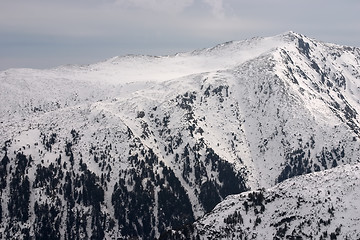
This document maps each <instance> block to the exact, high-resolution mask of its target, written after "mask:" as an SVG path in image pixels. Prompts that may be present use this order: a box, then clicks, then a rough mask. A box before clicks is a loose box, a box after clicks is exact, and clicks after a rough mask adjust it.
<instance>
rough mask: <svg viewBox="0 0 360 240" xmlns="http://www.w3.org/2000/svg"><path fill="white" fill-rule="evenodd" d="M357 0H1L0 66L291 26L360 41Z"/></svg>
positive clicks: (189, 44) (161, 48) (168, 48)
mask: <svg viewBox="0 0 360 240" xmlns="http://www.w3.org/2000/svg"><path fill="white" fill-rule="evenodd" d="M359 11H360V0H343V1H339V0H301V1H299V0H297V1H292V0H246V1H245V0H1V3H0V70H4V69H7V68H12V67H31V68H47V67H53V66H57V65H62V64H87V63H95V62H97V61H101V60H104V59H107V58H110V57H113V56H118V55H125V54H151V55H166V54H174V53H176V52H182V51H189V50H194V49H198V48H205V47H211V46H214V45H216V44H218V43H222V42H226V41H230V40H242V39H247V38H251V37H255V36H272V35H276V34H280V33H283V32H286V31H289V30H293V31H295V32H298V33H302V34H305V35H307V36H309V37H312V38H316V39H318V40H322V41H325V42H334V43H339V44H343V45H350V46H356V47H360V14H359Z"/></svg>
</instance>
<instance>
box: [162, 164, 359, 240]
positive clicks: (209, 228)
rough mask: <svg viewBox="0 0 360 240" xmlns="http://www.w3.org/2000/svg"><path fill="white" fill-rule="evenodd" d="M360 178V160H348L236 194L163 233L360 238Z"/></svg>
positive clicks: (207, 236) (177, 235)
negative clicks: (182, 227)
mask: <svg viewBox="0 0 360 240" xmlns="http://www.w3.org/2000/svg"><path fill="white" fill-rule="evenodd" d="M359 180H360V165H359V164H357V165H354V166H349V165H347V166H341V167H336V168H333V169H331V170H326V171H323V172H318V173H312V174H307V175H304V176H300V177H295V178H292V179H288V180H286V181H284V182H282V183H280V184H277V185H276V186H274V187H272V188H269V189H267V190H264V189H262V190H257V191H250V192H245V193H241V194H238V195H231V196H229V197H227V198H226V199H225V200H224V201H222V202H221V203H220V204H218V205H217V206H216V207H215V208H214V210H213V211H212V212H211V213H209V214H206V215H205V216H204V217H203V218H201V219H200V220H198V221H196V222H195V224H194V225H193V226H192V227H187V228H185V229H186V230H183V231H182V232H181V231H178V232H175V231H173V232H168V233H167V235H165V234H164V235H163V239H166V238H168V239H191V238H194V239H195V238H196V237H197V238H196V239H358V238H359V237H360V232H359V225H358V224H359V220H360V209H359V206H358V201H359V192H360V184H359ZM186 234H187V236H185V235H186Z"/></svg>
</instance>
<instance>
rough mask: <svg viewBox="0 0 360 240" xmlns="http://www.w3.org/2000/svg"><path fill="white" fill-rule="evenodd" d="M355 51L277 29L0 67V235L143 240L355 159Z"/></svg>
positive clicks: (359, 57) (358, 53) (358, 55)
mask: <svg viewBox="0 0 360 240" xmlns="http://www.w3.org/2000/svg"><path fill="white" fill-rule="evenodd" d="M359 71H360V50H359V49H358V48H352V47H344V46H338V45H333V44H327V43H322V42H319V41H316V40H313V39H310V38H307V37H305V36H303V35H300V34H297V33H294V32H288V33H285V34H281V35H278V36H275V37H268V38H254V39H250V40H245V41H239V42H228V43H224V44H220V45H218V46H215V47H213V48H208V49H202V50H197V51H193V52H190V53H182V54H177V55H174V56H163V57H152V56H125V57H115V58H112V59H109V60H107V61H104V62H101V63H97V64H92V65H86V66H62V67H59V68H55V69H48V70H33V69H10V70H7V71H3V72H0V101H1V103H2V104H1V105H0V122H1V127H0V143H1V144H2V149H1V152H0V161H1V166H0V180H1V181H0V182H1V186H0V191H1V196H2V197H1V215H0V216H1V222H0V232H2V233H3V235H4V236H6V237H10V236H16V237H18V238H26V236H36V237H38V238H41V237H43V236H45V235H44V234H52V235H51V236H52V237H53V238H54V239H56V238H66V239H73V238H77V237H79V238H84V239H87V238H93V239H99V238H103V237H106V238H112V237H124V238H130V237H139V238H142V239H152V238H155V237H158V236H160V234H161V233H162V232H164V231H166V230H168V229H171V228H178V227H180V226H182V225H184V224H187V223H191V222H193V221H194V219H197V218H199V217H201V216H203V215H204V213H207V212H209V211H211V210H212V209H213V208H214V206H216V204H218V203H219V202H221V201H222V200H223V199H225V197H227V196H228V195H230V194H238V193H241V192H244V191H248V190H254V189H258V188H269V187H272V186H274V185H275V184H276V183H278V182H282V181H284V180H285V179H288V178H292V177H294V176H298V175H302V174H306V173H311V172H317V171H322V170H325V169H329V168H332V167H336V166H338V165H344V164H356V163H357V162H359V159H360V151H359V149H360V145H359V136H360V135H359V134H360V133H359V126H360V124H359V115H358V113H359V111H360V105H359V101H360V94H359V91H360V80H359V78H360V73H359Z"/></svg>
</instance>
